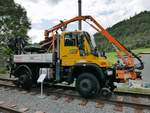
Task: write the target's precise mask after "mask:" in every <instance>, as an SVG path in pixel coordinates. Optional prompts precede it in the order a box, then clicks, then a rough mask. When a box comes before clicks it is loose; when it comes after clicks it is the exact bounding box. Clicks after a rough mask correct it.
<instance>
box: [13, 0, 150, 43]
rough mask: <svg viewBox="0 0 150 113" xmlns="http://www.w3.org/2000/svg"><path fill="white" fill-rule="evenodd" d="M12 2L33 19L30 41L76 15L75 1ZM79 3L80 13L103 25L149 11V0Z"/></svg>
mask: <svg viewBox="0 0 150 113" xmlns="http://www.w3.org/2000/svg"><path fill="white" fill-rule="evenodd" d="M15 2H17V3H19V4H21V5H22V6H23V7H24V8H25V9H26V10H27V15H28V17H29V18H30V20H31V21H32V30H31V31H30V32H29V36H31V35H32V38H33V37H34V38H33V39H32V40H33V42H38V41H39V40H42V39H43V37H42V35H43V33H42V30H43V31H44V30H45V29H48V28H50V27H52V26H53V25H55V24H57V23H59V20H64V19H70V18H72V17H74V16H77V15H78V11H77V9H78V0H15ZM82 6H83V7H82V11H83V13H82V14H83V15H91V16H93V17H94V18H95V19H96V20H98V22H100V23H101V24H102V25H103V26H104V27H105V28H106V27H110V26H112V25H114V24H115V23H117V22H119V21H121V20H123V19H127V18H129V17H131V16H134V15H135V14H137V13H139V12H141V11H144V10H150V0H82ZM73 27H75V26H74V25H73ZM73 27H72V28H73ZM83 28H85V30H86V31H90V32H92V33H94V31H93V30H92V29H91V28H90V27H89V26H88V25H84V26H83ZM36 31H37V32H36ZM34 33H35V34H34ZM33 35H34V36H33Z"/></svg>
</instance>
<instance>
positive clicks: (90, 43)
mask: <svg viewBox="0 0 150 113" xmlns="http://www.w3.org/2000/svg"><path fill="white" fill-rule="evenodd" d="M84 35H85V37H86V39H87V41H88V43H89V45H90V48H91V50H94V46H93V44H92V41H91V37H90V35H89V34H88V33H87V32H84Z"/></svg>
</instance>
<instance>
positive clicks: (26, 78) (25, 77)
mask: <svg viewBox="0 0 150 113" xmlns="http://www.w3.org/2000/svg"><path fill="white" fill-rule="evenodd" d="M18 85H19V87H22V88H23V89H25V90H29V89H30V88H31V87H32V78H31V74H30V72H29V70H28V69H26V68H23V69H22V70H21V73H20V75H19V78H18Z"/></svg>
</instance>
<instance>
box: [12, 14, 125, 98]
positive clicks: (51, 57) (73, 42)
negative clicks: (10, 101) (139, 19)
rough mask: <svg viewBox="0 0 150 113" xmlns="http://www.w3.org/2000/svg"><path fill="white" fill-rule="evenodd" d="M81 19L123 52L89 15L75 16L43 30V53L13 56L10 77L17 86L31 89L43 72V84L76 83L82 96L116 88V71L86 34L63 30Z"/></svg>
mask: <svg viewBox="0 0 150 113" xmlns="http://www.w3.org/2000/svg"><path fill="white" fill-rule="evenodd" d="M80 20H83V21H86V20H91V21H92V22H93V23H94V24H90V23H89V22H87V21H86V22H87V23H89V24H90V25H91V26H92V27H93V28H94V29H96V30H97V31H98V32H101V33H102V34H103V35H104V36H105V37H106V38H107V39H108V40H109V41H110V42H111V43H113V44H115V45H117V47H119V48H121V49H123V50H124V49H125V48H124V46H122V45H121V44H120V43H119V42H118V41H116V40H115V39H114V38H113V37H111V35H110V34H108V32H107V31H106V30H104V29H103V28H102V26H100V25H99V24H98V23H97V22H96V21H95V20H94V19H93V18H92V17H91V16H77V17H75V18H72V19H70V20H67V21H65V22H61V23H60V24H58V25H56V26H54V27H52V28H51V29H49V30H46V31H45V41H43V42H44V43H42V45H41V47H43V49H44V50H45V52H41V53H35V52H31V53H30V54H29V53H28V54H19V55H14V60H13V62H14V66H13V68H12V74H13V75H14V76H15V77H17V78H18V81H17V84H18V85H19V86H21V87H22V88H25V89H28V88H31V87H32V85H33V84H36V83H37V79H38V78H39V76H40V74H41V72H42V70H43V69H46V70H47V73H46V74H47V77H46V81H48V82H50V83H53V84H56V83H62V82H64V81H65V82H67V83H68V85H69V84H72V83H74V82H75V87H76V89H77V91H78V92H79V94H80V95H81V96H83V97H86V98H87V97H93V96H97V95H98V94H100V93H101V94H102V95H109V94H111V92H112V91H113V90H114V88H115V86H114V84H113V82H114V81H115V80H116V68H114V67H111V65H110V64H109V62H108V60H107V57H106V56H105V54H104V52H99V51H98V50H97V48H95V47H94V45H93V43H92V41H91V37H90V35H89V34H88V32H85V31H76V30H75V31H69V32H66V31H65V28H66V27H67V25H68V24H69V23H71V22H74V21H80ZM94 25H95V26H94ZM50 33H51V35H50Z"/></svg>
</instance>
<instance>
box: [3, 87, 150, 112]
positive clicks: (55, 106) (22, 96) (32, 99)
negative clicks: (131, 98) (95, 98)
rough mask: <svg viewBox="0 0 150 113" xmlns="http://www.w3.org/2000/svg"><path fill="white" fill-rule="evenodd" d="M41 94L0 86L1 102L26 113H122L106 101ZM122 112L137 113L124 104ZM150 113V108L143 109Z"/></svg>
mask: <svg viewBox="0 0 150 113" xmlns="http://www.w3.org/2000/svg"><path fill="white" fill-rule="evenodd" d="M39 95H40V94H36V93H32V92H31V93H28V92H25V91H19V90H18V89H12V88H5V87H0V102H1V104H3V105H6V106H8V105H16V106H14V109H17V110H21V109H22V110H26V111H25V112H24V113H120V112H121V111H115V110H114V108H115V105H113V104H112V103H104V105H103V107H100V108H97V107H96V102H91V101H89V102H88V103H87V104H86V105H85V106H81V105H80V103H81V102H82V100H81V99H72V100H71V101H69V102H68V101H67V97H58V98H57V99H56V96H55V95H49V96H46V97H45V98H39ZM122 113H136V110H135V108H131V107H127V106H123V110H122ZM143 113H150V110H146V109H145V110H143Z"/></svg>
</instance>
